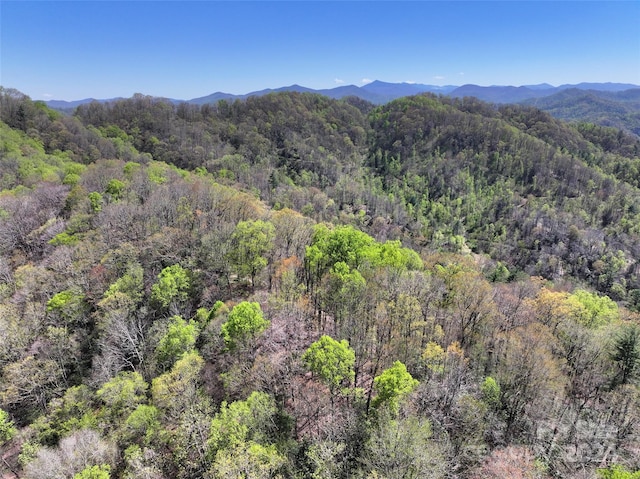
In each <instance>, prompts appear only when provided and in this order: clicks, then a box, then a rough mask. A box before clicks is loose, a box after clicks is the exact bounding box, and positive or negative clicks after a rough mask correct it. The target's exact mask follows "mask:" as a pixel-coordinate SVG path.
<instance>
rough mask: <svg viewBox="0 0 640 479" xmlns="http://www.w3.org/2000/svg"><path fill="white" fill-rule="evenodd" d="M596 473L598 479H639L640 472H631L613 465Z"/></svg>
mask: <svg viewBox="0 0 640 479" xmlns="http://www.w3.org/2000/svg"><path fill="white" fill-rule="evenodd" d="M597 472H598V477H599V478H600V479H640V471H636V472H632V471H629V470H627V469H625V468H624V467H622V466H621V465H619V464H614V465H613V466H610V467H607V468H606V469H598V471H597Z"/></svg>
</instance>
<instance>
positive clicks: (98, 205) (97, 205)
mask: <svg viewBox="0 0 640 479" xmlns="http://www.w3.org/2000/svg"><path fill="white" fill-rule="evenodd" d="M89 203H90V205H91V211H93V212H94V213H99V212H100V211H102V203H103V199H102V195H101V194H100V193H98V192H97V191H92V192H91V193H89Z"/></svg>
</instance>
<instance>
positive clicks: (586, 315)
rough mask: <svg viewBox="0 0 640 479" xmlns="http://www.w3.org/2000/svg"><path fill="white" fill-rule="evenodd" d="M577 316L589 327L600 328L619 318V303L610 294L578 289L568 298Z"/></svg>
mask: <svg viewBox="0 0 640 479" xmlns="http://www.w3.org/2000/svg"><path fill="white" fill-rule="evenodd" d="M568 302H569V304H570V305H571V307H572V309H573V312H574V316H575V318H576V319H577V320H578V321H579V322H580V323H582V324H583V325H585V326H586V327H588V328H599V327H601V326H604V325H605V324H609V323H611V322H612V321H616V320H617V319H619V317H620V315H619V313H618V305H617V304H616V303H615V302H614V301H612V300H611V298H609V297H608V296H600V295H598V294H595V293H590V292H588V291H584V290H581V289H579V290H576V291H574V292H573V294H571V295H570V296H569V298H568Z"/></svg>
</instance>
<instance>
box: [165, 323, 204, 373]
mask: <svg viewBox="0 0 640 479" xmlns="http://www.w3.org/2000/svg"><path fill="white" fill-rule="evenodd" d="M198 333H199V330H198V326H197V324H196V323H195V322H194V321H189V322H187V321H185V320H184V319H182V318H181V317H180V316H172V317H171V318H170V319H169V325H168V327H167V332H166V333H165V334H164V336H162V338H160V342H159V343H158V346H157V347H156V357H157V359H158V363H159V364H161V365H163V366H171V365H172V364H173V363H174V362H175V361H176V360H177V359H178V358H179V357H180V356H182V354H184V353H186V352H188V351H192V350H193V348H194V347H195V344H196V340H197V338H198Z"/></svg>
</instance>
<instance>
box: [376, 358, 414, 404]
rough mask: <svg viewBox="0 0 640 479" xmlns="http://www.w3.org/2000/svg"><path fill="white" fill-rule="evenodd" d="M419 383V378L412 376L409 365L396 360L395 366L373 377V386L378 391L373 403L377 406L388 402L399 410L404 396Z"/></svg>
mask: <svg viewBox="0 0 640 479" xmlns="http://www.w3.org/2000/svg"><path fill="white" fill-rule="evenodd" d="M417 385H418V380H416V379H414V378H413V377H412V376H411V374H410V373H409V372H408V371H407V367H406V366H405V365H404V364H403V363H401V362H400V361H395V362H394V363H393V366H391V367H390V368H388V369H385V370H384V371H383V372H382V374H380V376H376V377H375V378H374V379H373V387H374V389H375V390H376V392H377V393H378V395H377V396H376V398H375V399H374V402H373V405H374V407H377V406H379V405H380V404H388V405H389V407H390V408H391V409H392V410H397V409H398V407H399V405H400V401H401V400H402V398H404V397H405V396H406V395H407V394H409V393H410V392H411V391H413V390H414V388H415V387H416V386H417Z"/></svg>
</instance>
